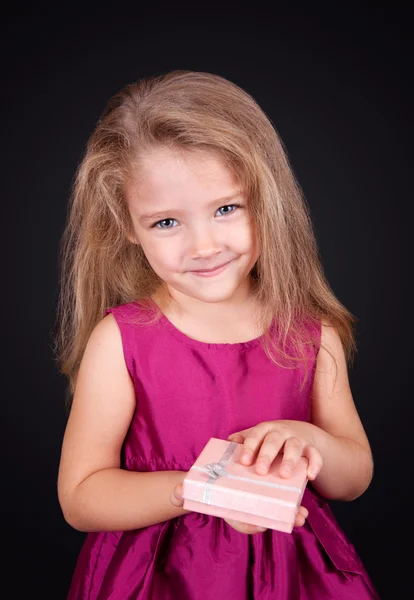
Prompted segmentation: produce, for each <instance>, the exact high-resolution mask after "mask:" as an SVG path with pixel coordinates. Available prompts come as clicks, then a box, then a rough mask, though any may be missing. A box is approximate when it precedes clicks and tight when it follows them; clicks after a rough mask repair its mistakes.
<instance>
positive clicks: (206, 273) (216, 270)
mask: <svg viewBox="0 0 414 600" xmlns="http://www.w3.org/2000/svg"><path fill="white" fill-rule="evenodd" d="M231 262H232V261H231V260H229V261H227V262H226V263H223V264H222V265H219V266H217V267H213V268H212V269H197V270H194V271H190V272H191V273H194V275H200V276H201V277H212V276H213V275H218V274H219V273H221V272H222V271H224V269H225V268H226V267H227V265H229V264H230V263H231Z"/></svg>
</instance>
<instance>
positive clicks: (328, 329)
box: [318, 319, 345, 362]
mask: <svg viewBox="0 0 414 600" xmlns="http://www.w3.org/2000/svg"><path fill="white" fill-rule="evenodd" d="M329 356H330V357H331V358H330V359H329V358H328V357H329ZM342 357H343V358H344V359H345V351H344V347H343V344H342V341H341V337H340V335H339V332H338V329H337V328H336V327H335V326H334V325H332V324H331V323H330V322H329V321H327V320H326V319H323V320H322V321H321V325H320V347H319V353H318V360H322V361H328V362H329V360H333V359H334V358H335V359H342Z"/></svg>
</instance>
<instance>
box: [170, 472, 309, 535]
mask: <svg viewBox="0 0 414 600" xmlns="http://www.w3.org/2000/svg"><path fill="white" fill-rule="evenodd" d="M170 501H171V503H172V504H173V505H174V506H177V507H178V508H181V507H182V506H183V504H184V500H183V484H182V483H180V484H178V485H176V486H175V488H174V489H173V491H172V492H171V496H170ZM308 514H309V513H308V511H307V509H306V508H305V507H304V506H301V507H300V508H299V510H298V514H297V515H296V519H295V523H294V526H295V527H301V526H302V525H304V524H305V521H306V518H307V516H308ZM224 520H225V521H226V523H227V524H228V525H230V527H233V529H235V530H236V531H239V532H240V533H249V534H254V533H263V531H266V529H265V528H264V527H257V525H250V523H242V522H240V521H233V520H232V519H224Z"/></svg>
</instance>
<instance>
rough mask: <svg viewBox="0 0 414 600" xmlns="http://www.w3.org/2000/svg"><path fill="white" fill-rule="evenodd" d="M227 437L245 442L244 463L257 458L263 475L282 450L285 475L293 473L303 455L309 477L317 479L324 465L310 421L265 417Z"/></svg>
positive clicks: (282, 464)
mask: <svg viewBox="0 0 414 600" xmlns="http://www.w3.org/2000/svg"><path fill="white" fill-rule="evenodd" d="M228 440H229V441H231V442H238V443H240V444H243V451H242V454H241V459H240V460H241V462H242V464H244V465H251V464H252V463H253V462H255V466H256V472H257V473H258V474H260V475H266V473H267V472H268V471H269V467H270V465H271V464H272V462H273V461H274V459H275V458H276V456H277V455H278V454H283V458H282V462H281V465H280V471H279V474H280V476H281V477H285V478H286V479H288V478H289V477H290V476H291V475H292V472H293V470H294V469H295V467H296V465H297V464H298V462H299V459H300V457H301V456H304V457H305V458H307V459H308V471H307V477H308V479H309V480H314V479H315V478H316V477H317V476H318V474H319V472H320V470H321V468H322V464H323V459H322V455H321V453H320V452H319V450H318V449H317V448H316V446H315V443H314V440H313V436H312V425H311V424H310V423H306V422H303V421H265V422H263V423H259V424H258V425H256V426H255V427H250V428H249V429H244V430H243V431H238V432H236V433H233V434H232V435H230V436H229V437H228Z"/></svg>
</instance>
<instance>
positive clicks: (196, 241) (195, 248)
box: [190, 225, 222, 259]
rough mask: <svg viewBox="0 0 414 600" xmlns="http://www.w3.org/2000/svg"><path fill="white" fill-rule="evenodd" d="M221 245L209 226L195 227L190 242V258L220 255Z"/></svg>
mask: <svg viewBox="0 0 414 600" xmlns="http://www.w3.org/2000/svg"><path fill="white" fill-rule="evenodd" d="M221 250H222V244H221V243H220V241H219V239H218V238H217V236H216V235H214V233H213V228H212V227H210V226H208V225H207V226H203V227H197V228H196V229H195V230H194V231H193V233H192V235H191V240H190V256H191V258H192V259H197V258H204V259H208V258H210V257H213V256H216V255H217V254H220V252H221Z"/></svg>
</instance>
